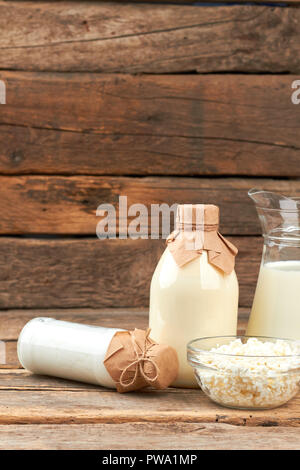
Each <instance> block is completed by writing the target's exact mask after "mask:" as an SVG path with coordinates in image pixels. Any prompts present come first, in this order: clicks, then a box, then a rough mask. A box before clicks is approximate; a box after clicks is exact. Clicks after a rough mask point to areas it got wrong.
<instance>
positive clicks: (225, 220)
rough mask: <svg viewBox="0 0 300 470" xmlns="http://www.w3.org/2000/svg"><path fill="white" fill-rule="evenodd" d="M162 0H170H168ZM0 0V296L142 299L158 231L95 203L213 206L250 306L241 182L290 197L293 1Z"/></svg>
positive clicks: (297, 149) (14, 300)
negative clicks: (131, 225)
mask: <svg viewBox="0 0 300 470" xmlns="http://www.w3.org/2000/svg"><path fill="white" fill-rule="evenodd" d="M173 3H174V2H173ZM181 3H185V4H181V5H171V4H163V3H159V2H153V3H143V4H139V3H124V2H119V3H118V2H111V3H109V2H102V1H93V2H86V1H82V2H65V1H60V2H54V1H52V2H47V1H46V2H39V1H31V2H30V1H29V2H28V1H27V2H23V1H20V2H11V1H5V2H4V1H0V79H1V80H4V81H5V83H6V88H7V104H6V105H1V106H0V308H1V309H24V308H25V309H39V308H74V307H78V308H85V307H92V308H102V307H147V305H148V293H149V285H150V279H151V275H152V272H153V269H154V267H155V264H156V262H157V260H158V258H159V256H160V254H161V252H162V250H163V247H164V242H163V241H161V240H158V241H155V240H109V241H99V240H98V239H97V238H96V236H95V229H96V224H97V222H98V219H97V218H96V215H95V211H96V208H97V206H98V205H99V204H100V203H103V202H110V203H113V204H115V205H116V207H117V205H118V196H119V195H127V196H128V203H129V204H132V203H136V202H140V203H146V204H147V206H148V207H150V204H151V203H162V202H167V203H169V204H172V203H174V202H194V203H197V202H198V203H199V202H201V203H205V202H207V203H216V204H218V205H220V208H221V229H222V233H223V234H224V235H226V236H228V238H229V239H230V240H231V241H233V242H234V243H236V245H237V246H238V248H239V250H240V253H239V256H238V259H237V273H238V277H239V281H240V291H241V295H240V304H241V306H242V307H249V306H250V305H251V301H252V296H253V291H254V287H255V283H256V276H257V273H258V267H259V260H260V256H261V248H262V241H261V238H260V227H259V224H258V220H257V216H256V213H255V210H254V207H253V205H252V203H251V201H250V200H249V198H248V197H247V191H248V189H250V188H251V187H253V186H257V187H262V188H266V189H269V190H278V191H282V192H284V193H286V194H288V195H294V196H300V184H299V177H300V165H299V162H300V132H299V130H300V122H299V117H300V106H296V105H294V104H292V102H291V94H292V89H291V84H292V82H293V80H295V79H297V78H299V74H300V60H299V59H300V57H299V56H300V47H299V46H300V29H299V25H300V9H299V8H298V6H297V2H294V1H290V2H286V3H285V5H283V4H282V2H280V3H279V5H278V6H274V3H276V2H275V1H274V0H273V1H272V5H260V4H252V5H248V4H247V5H243V4H241V3H242V2H240V4H238V5H235V4H228V5H223V6H220V5H213V2H212V5H211V6H208V5H207V4H206V5H205V6H203V5H202V6H200V5H189V4H187V2H183V1H182V2H181Z"/></svg>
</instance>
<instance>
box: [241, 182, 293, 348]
mask: <svg viewBox="0 0 300 470" xmlns="http://www.w3.org/2000/svg"><path fill="white" fill-rule="evenodd" d="M248 194H249V196H250V197H251V198H252V200H253V201H254V203H255V205H256V209H257V213H258V216H259V220H260V223H261V227H262V232H263V237H264V247H263V254H262V260H261V266H260V272H259V276H258V281H257V286H256V292H255V296H254V301H253V306H252V310H251V314H250V319H249V323H248V326H247V331H246V333H247V335H251V336H252V335H259V336H275V337H280V338H291V339H300V217H299V216H300V198H293V197H285V196H282V195H280V194H276V193H272V192H269V191H261V190H258V189H251V190H250V191H249V193H248Z"/></svg>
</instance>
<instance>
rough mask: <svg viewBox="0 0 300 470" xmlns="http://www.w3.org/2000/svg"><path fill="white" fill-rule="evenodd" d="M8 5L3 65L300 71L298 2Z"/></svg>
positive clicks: (1, 24) (0, 51) (1, 22)
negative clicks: (280, 4) (286, 4)
mask: <svg viewBox="0 0 300 470" xmlns="http://www.w3.org/2000/svg"><path fill="white" fill-rule="evenodd" d="M0 8H1V11H0V29H1V31H3V34H2V36H1V39H0V63H1V68H2V69H19V70H41V71H42V70H43V71H45V70H48V71H50V70H51V71H99V72H130V73H132V72H134V73H136V72H147V73H170V72H173V73H174V72H191V71H197V72H216V71H218V72H224V71H242V72H295V73H297V72H298V71H299V67H300V66H299V47H298V46H299V28H298V26H297V22H299V19H300V12H299V10H297V9H293V8H291V9H290V8H285V9H283V8H280V7H279V8H277V7H273V8H270V7H268V6H255V5H251V6H243V5H239V6H227V7H226V6H225V7H222V6H219V7H218V8H216V7H203V6H202V7H197V6H189V5H187V6H184V5H151V4H148V5H147V4H132V5H130V4H124V3H119V4H118V8H116V4H114V3H90V4H89V5H88V7H87V5H86V2H81V3H79V2H51V3H49V2H48V3H45V2H35V1H33V2H1V3H0ZM36 24H38V25H39V28H38V29H37V28H36Z"/></svg>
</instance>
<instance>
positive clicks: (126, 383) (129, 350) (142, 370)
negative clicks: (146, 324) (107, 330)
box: [104, 329, 179, 393]
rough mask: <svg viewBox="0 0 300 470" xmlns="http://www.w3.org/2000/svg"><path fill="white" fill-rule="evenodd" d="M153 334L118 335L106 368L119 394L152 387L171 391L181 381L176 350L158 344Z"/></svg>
mask: <svg viewBox="0 0 300 470" xmlns="http://www.w3.org/2000/svg"><path fill="white" fill-rule="evenodd" d="M149 333H150V330H149V329H148V330H147V331H144V330H138V329H135V330H134V331H120V332H117V333H116V334H115V335H114V336H113V338H112V340H111V342H110V344H109V346H108V349H107V352H106V356H105V359H104V365H105V367H106V370H107V371H108V373H109V374H110V376H111V377H112V379H113V381H114V382H115V384H116V387H117V391H118V392H121V393H122V392H130V391H133V390H139V389H141V388H144V387H147V386H149V385H151V386H152V387H154V388H157V389H164V388H167V387H168V386H169V385H170V384H171V383H172V382H174V380H175V379H176V377H177V374H178V369H179V362H178V357H177V353H176V351H175V349H173V348H172V347H170V346H167V345H165V344H158V343H156V342H155V341H153V340H152V339H151V338H150V337H149Z"/></svg>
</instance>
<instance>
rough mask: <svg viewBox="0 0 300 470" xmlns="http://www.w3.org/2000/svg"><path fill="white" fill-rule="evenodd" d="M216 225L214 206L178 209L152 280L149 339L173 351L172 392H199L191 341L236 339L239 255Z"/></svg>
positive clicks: (187, 206)
mask: <svg viewBox="0 0 300 470" xmlns="http://www.w3.org/2000/svg"><path fill="white" fill-rule="evenodd" d="M197 219H198V220H197ZM218 225H219V208H218V207H217V206H215V205H209V204H208V205H206V204H182V205H178V209H177V218H176V228H175V231H174V232H173V233H172V234H171V235H169V237H168V239H167V248H166V249H165V251H164V253H163V255H162V257H161V259H160V261H159V263H158V265H157V267H156V269H155V272H154V274H153V278H152V282H151V290H150V319H149V323H150V328H151V337H152V338H153V339H154V340H155V341H161V342H164V344H168V345H169V346H172V347H173V348H174V349H175V350H176V351H177V354H178V358H179V374H178V376H177V379H176V381H175V382H174V383H173V385H174V386H176V387H189V388H192V387H198V385H197V382H196V379H195V376H194V372H193V369H192V367H191V366H190V365H189V364H188V363H187V353H186V346H187V343H188V342H189V341H191V340H192V339H194V338H200V337H204V336H223V335H235V334H236V330H237V313H238V295H239V287H238V281H237V277H236V274H235V270H234V262H235V255H236V254H237V249H236V248H235V247H234V246H233V245H232V244H231V243H230V242H229V241H228V240H226V239H225V238H224V237H223V236H222V235H221V234H220V233H219V232H218Z"/></svg>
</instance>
